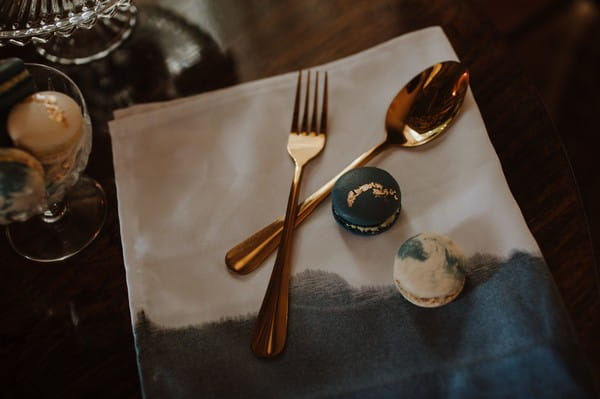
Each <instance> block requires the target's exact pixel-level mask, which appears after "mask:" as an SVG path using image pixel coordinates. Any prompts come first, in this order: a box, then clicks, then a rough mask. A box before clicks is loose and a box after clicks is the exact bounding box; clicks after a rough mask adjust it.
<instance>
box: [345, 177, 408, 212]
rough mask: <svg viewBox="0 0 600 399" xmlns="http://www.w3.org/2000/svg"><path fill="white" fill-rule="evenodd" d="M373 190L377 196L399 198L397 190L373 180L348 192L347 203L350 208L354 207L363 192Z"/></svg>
mask: <svg viewBox="0 0 600 399" xmlns="http://www.w3.org/2000/svg"><path fill="white" fill-rule="evenodd" d="M369 190H372V192H373V195H374V196H375V197H376V198H377V197H393V198H394V199H395V200H398V193H396V190H394V189H391V188H386V187H384V186H383V185H382V184H380V183H376V182H371V183H367V184H363V185H361V186H360V187H358V188H355V189H354V190H351V191H349V192H348V196H347V197H346V203H347V204H348V207H349V208H352V206H353V205H354V202H355V201H356V199H357V198H358V197H359V196H360V195H361V194H363V193H366V192H367V191H369Z"/></svg>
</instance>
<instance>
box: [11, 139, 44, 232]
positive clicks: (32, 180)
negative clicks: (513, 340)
mask: <svg viewBox="0 0 600 399" xmlns="http://www.w3.org/2000/svg"><path fill="white" fill-rule="evenodd" d="M45 195H46V190H45V183H44V171H43V169H42V166H41V165H40V163H39V162H38V161H37V160H36V159H35V158H34V157H33V156H31V155H30V154H28V153H26V152H24V151H21V150H19V149H17V148H0V224H8V223H11V222H14V221H23V220H26V219H27V218H29V217H31V216H32V215H34V214H37V213H39V212H41V210H42V207H43V205H44V201H45Z"/></svg>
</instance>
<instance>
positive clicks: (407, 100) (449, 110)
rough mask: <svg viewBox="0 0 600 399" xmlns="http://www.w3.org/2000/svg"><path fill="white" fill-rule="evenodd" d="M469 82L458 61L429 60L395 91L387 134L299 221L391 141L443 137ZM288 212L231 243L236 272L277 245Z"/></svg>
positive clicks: (413, 142)
mask: <svg viewBox="0 0 600 399" xmlns="http://www.w3.org/2000/svg"><path fill="white" fill-rule="evenodd" d="M468 86H469V73H468V72H467V70H466V68H465V67H464V66H463V65H462V64H460V63H458V62H456V61H446V62H441V63H439V64H435V65H432V66H430V67H429V68H427V69H425V70H423V71H422V72H420V73H419V74H418V75H416V76H415V77H414V78H412V79H411V80H410V81H409V82H408V83H407V84H406V86H404V88H403V89H402V90H400V92H399V93H398V94H397V95H396V97H394V99H393V100H392V102H391V104H390V106H389V107H388V110H387V114H386V118H385V129H386V136H385V139H384V140H383V141H382V142H381V143H379V144H377V145H376V146H374V147H372V148H371V149H369V150H368V151H366V152H365V153H363V154H362V155H360V156H359V157H358V158H356V159H355V160H354V161H352V163H350V164H349V165H348V166H346V168H344V170H342V171H341V172H340V173H338V174H337V175H336V176H335V177H334V178H332V179H331V180H329V181H328V182H327V183H325V184H324V185H323V186H321V188H319V189H318V190H317V191H315V192H314V193H313V194H312V195H311V196H309V197H308V198H307V199H306V200H304V202H303V203H302V204H300V206H299V208H298V215H297V218H296V224H295V226H296V227H297V226H298V225H299V224H300V223H302V221H303V220H304V219H306V218H307V217H308V215H310V214H311V213H312V211H313V210H314V209H315V208H316V207H317V205H319V204H320V203H321V202H322V201H323V200H324V199H325V198H327V196H328V195H329V193H330V192H331V189H332V188H333V186H334V184H335V182H336V181H337V180H338V179H339V178H340V177H341V176H342V175H343V174H344V173H346V172H348V171H349V170H351V169H355V168H358V167H361V166H364V165H366V164H367V163H368V162H369V161H370V160H371V159H373V158H374V157H375V156H377V155H379V154H380V153H381V152H383V151H384V150H386V149H388V148H391V147H398V146H400V147H405V148H411V147H418V146H421V145H423V144H426V143H428V142H430V141H433V140H435V139H436V138H438V137H440V136H441V135H442V133H444V132H446V131H447V129H448V126H450V124H451V123H452V121H454V119H455V118H456V115H457V114H458V112H459V111H460V109H461V106H462V104H463V100H464V98H465V95H466V93H467V89H468ZM282 230H283V217H280V218H279V219H277V220H275V221H274V222H273V223H271V224H269V225H268V226H265V227H263V228H262V229H261V230H259V231H257V232H256V233H254V234H253V235H251V236H250V237H248V238H247V239H246V240H244V241H242V242H241V243H239V244H237V245H236V246H235V247H233V248H231V249H230V250H229V251H228V252H227V254H226V255H225V263H226V264H227V267H228V268H229V270H230V271H231V272H234V273H237V274H248V273H250V272H252V271H253V270H255V269H256V268H258V266H260V265H261V264H262V263H263V261H264V260H265V259H266V258H267V257H268V256H269V255H270V254H271V252H273V251H274V250H275V248H277V247H278V245H279V241H280V238H281V231H282Z"/></svg>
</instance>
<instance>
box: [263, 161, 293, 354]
mask: <svg viewBox="0 0 600 399" xmlns="http://www.w3.org/2000/svg"><path fill="white" fill-rule="evenodd" d="M303 169H304V168H303V166H302V165H298V164H297V165H296V167H295V171H294V180H293V181H292V186H291V187H290V195H289V198H288V203H287V207H286V211H285V219H284V222H283V232H282V234H281V237H282V240H281V243H280V245H279V250H278V251H277V258H275V265H274V266H273V271H272V272H271V278H270V280H269V286H268V287H267V291H266V293H265V297H264V299H263V303H262V305H261V307H260V311H259V312H258V318H257V320H256V326H255V328H254V336H253V338H252V345H251V347H252V351H253V352H254V353H255V354H256V355H257V356H260V357H272V356H275V355H277V354H279V353H281V351H282V350H283V348H284V347H285V342H286V340H287V324H288V307H289V306H288V304H289V289H290V271H291V263H290V256H291V253H292V251H291V250H292V238H293V235H294V226H295V223H296V217H297V214H298V197H299V195H298V194H299V193H300V181H301V179H302V172H303Z"/></svg>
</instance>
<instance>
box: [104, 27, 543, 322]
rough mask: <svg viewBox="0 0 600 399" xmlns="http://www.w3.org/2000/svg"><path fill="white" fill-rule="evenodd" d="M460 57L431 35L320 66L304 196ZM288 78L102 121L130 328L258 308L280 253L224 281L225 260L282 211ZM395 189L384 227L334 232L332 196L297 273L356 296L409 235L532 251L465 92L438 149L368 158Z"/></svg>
mask: <svg viewBox="0 0 600 399" xmlns="http://www.w3.org/2000/svg"><path fill="white" fill-rule="evenodd" d="M445 60H457V56H456V54H455V53H454V51H453V49H452V47H451V45H450V43H449V42H448V40H447V38H446V37H445V35H444V33H443V31H442V30H441V28H439V27H431V28H427V29H423V30H420V31H416V32H413V33H410V34H406V35H404V36H401V37H398V38H396V39H393V40H390V41H388V42H386V43H383V44H381V45H378V46H377V47H374V48H371V49H369V50H366V51H363V52H361V53H359V54H356V55H353V56H350V57H347V58H344V59H341V60H338V61H335V62H332V63H329V64H326V65H321V66H318V67H315V68H313V69H315V70H321V71H324V70H327V71H328V73H329V132H330V133H329V134H328V137H327V144H326V147H325V149H324V151H323V152H322V154H321V155H320V156H319V157H317V158H316V159H315V160H314V161H312V162H311V163H310V164H309V166H308V167H307V170H306V173H305V176H304V181H303V186H302V187H303V188H302V195H301V197H302V198H305V197H306V196H308V195H309V194H310V193H312V192H313V191H314V190H315V189H317V188H318V187H319V186H320V185H321V184H322V183H324V182H325V181H327V180H329V178H331V177H332V176H334V175H335V174H336V173H337V172H338V171H339V170H341V169H342V168H343V167H344V166H346V165H347V164H348V163H349V162H350V161H352V160H353V159H354V158H356V157H357V156H358V155H359V154H360V153H362V152H363V151H365V150H367V149H368V148H370V147H372V146H373V145H375V144H377V143H378V142H380V141H381V140H382V139H383V137H384V118H385V113H386V109H387V107H388V105H389V103H390V102H391V100H392V98H393V97H394V96H395V94H396V93H397V92H398V91H399V90H400V89H401V88H402V87H403V86H404V84H405V83H407V82H408V81H409V80H410V79H411V78H412V77H413V76H414V75H416V74H417V73H418V72H420V71H421V70H423V69H425V68H426V67H428V66H430V65H431V64H434V63H437V62H440V61H445ZM296 77H297V75H296V73H289V74H285V75H280V76H275V77H271V78H267V79H263V80H259V81H254V82H250V83H245V84H242V85H239V86H235V87H231V88H227V89H223V90H219V91H215V92H210V93H205V94H201V95H198V96H194V97H191V98H186V99H182V100H177V101H173V102H168V103H160V104H149V105H140V106H134V107H132V108H130V109H127V110H121V111H117V112H115V117H116V119H115V120H114V121H112V122H111V123H110V130H111V135H112V143H113V153H114V165H115V174H116V185H117V189H118V192H117V196H118V203H119V216H120V223H121V237H122V241H123V251H124V258H125V266H126V270H127V284H128V288H129V299H130V306H131V311H132V312H131V313H132V317H133V322H134V324H135V322H136V317H137V315H138V313H139V312H140V311H144V312H145V315H146V317H148V318H149V319H150V320H152V321H153V322H154V323H157V324H159V325H163V326H168V327H179V326H187V325H199V324H202V323H203V322H208V321H214V320H219V319H222V318H228V317H235V316H237V315H244V314H247V313H254V312H257V311H258V309H259V307H260V304H261V301H262V298H263V295H264V292H265V289H266V286H267V282H268V278H269V275H270V272H271V268H272V265H273V262H274V256H271V258H269V259H268V260H267V261H266V262H265V264H264V265H263V267H262V268H261V269H259V270H258V271H256V272H255V273H253V274H251V275H248V276H244V277H239V276H234V275H232V274H231V273H229V272H228V271H227V269H226V266H225V263H224V257H225V253H226V252H227V250H228V249H230V248H231V247H232V246H234V245H235V244H237V243H238V242H240V241H241V240H243V239H244V238H246V237H247V236H248V235H249V234H251V233H253V232H254V231H256V230H257V229H259V228H261V227H263V226H264V225H266V224H267V223H270V222H271V221H272V220H273V219H275V218H276V217H278V216H280V215H281V214H282V213H283V212H284V210H285V205H286V201H287V195H288V190H289V185H290V183H291V180H292V176H293V164H292V161H291V159H290V158H289V156H288V154H287V152H286V143H287V133H288V130H289V125H290V122H291V114H292V105H293V96H294V90H295V85H296ZM371 165H376V166H378V167H380V168H383V169H385V170H387V171H388V172H390V173H391V174H392V175H393V176H394V177H395V178H396V180H397V181H398V182H399V184H400V188H401V191H402V212H401V216H400V218H399V219H398V221H397V222H396V224H395V225H394V226H393V227H392V228H391V229H390V230H389V231H387V232H385V233H383V234H381V235H377V236H372V237H360V236H356V235H353V234H350V233H348V232H346V231H345V230H343V229H342V228H341V227H339V226H338V225H337V224H336V222H335V221H334V219H333V217H332V215H331V209H330V208H331V202H330V200H326V201H325V202H324V203H323V204H321V205H320V206H319V208H318V209H317V210H316V211H315V212H314V213H313V215H312V216H311V217H309V218H308V219H307V220H306V221H305V222H304V224H303V225H302V226H301V228H299V229H298V230H297V233H296V235H295V243H294V253H293V258H292V262H293V269H292V273H293V274H296V273H299V272H302V271H304V270H306V269H314V268H318V269H320V270H325V271H331V272H335V273H337V274H338V275H340V276H342V277H343V278H344V279H345V280H346V281H348V282H349V283H350V284H352V285H354V286H365V285H368V286H373V285H389V284H393V280H392V270H393V261H394V256H395V253H396V251H397V249H398V247H399V246H400V245H401V244H402V242H403V241H404V240H405V239H407V238H408V237H411V236H413V235H415V234H417V233H420V232H423V231H434V232H437V233H440V234H444V235H447V236H449V237H450V238H452V240H454V241H455V242H456V243H457V244H458V245H459V246H460V247H462V249H463V250H464V252H465V255H466V256H467V257H468V256H471V255H474V254H476V253H486V254H494V255H497V256H500V257H507V256H509V255H510V254H511V252H512V251H514V250H516V249H518V250H524V251H528V252H531V253H534V254H536V255H537V254H539V249H538V246H537V244H536V242H535V240H534V239H533V237H532V235H531V233H530V232H529V230H528V228H527V226H526V224H525V222H524V220H523V217H522V215H521V213H520V210H519V208H518V206H517V204H516V203H515V201H514V199H513V197H512V195H511V193H510V191H509V188H508V186H507V184H506V181H505V179H504V176H503V173H502V169H501V166H500V163H499V160H498V157H497V155H496V153H495V151H494V148H493V147H492V145H491V143H490V140H489V138H488V135H487V132H486V129H485V126H484V123H483V120H482V118H481V115H480V113H479V110H478V108H477V104H476V103H475V100H474V98H473V96H472V94H471V93H470V92H469V93H468V95H467V98H466V100H465V102H464V105H463V109H462V111H461V114H460V116H459V117H458V118H457V120H456V121H455V123H454V125H453V126H452V127H451V128H450V129H449V131H448V132H447V134H446V135H445V136H444V137H443V138H442V139H440V140H437V141H436V142H434V143H431V144H429V145H426V146H424V147H421V148H418V149H412V150H404V149H392V150H389V151H388V152H386V153H384V154H383V155H381V156H380V157H378V158H376V159H375V160H374V161H373V162H371Z"/></svg>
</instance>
